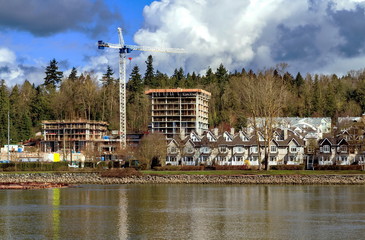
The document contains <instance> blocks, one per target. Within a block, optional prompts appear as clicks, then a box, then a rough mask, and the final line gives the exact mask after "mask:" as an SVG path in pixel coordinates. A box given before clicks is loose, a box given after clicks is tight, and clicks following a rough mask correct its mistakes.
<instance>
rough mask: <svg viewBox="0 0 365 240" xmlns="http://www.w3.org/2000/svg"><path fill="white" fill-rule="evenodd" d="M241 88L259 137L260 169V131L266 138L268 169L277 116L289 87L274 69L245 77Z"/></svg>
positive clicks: (266, 164)
mask: <svg viewBox="0 0 365 240" xmlns="http://www.w3.org/2000/svg"><path fill="white" fill-rule="evenodd" d="M241 89H242V95H243V96H244V98H245V99H244V101H243V105H244V107H245V108H246V110H247V112H248V114H249V116H250V118H251V120H252V127H253V129H254V133H255V135H256V138H257V145H258V151H259V169H261V163H260V162H261V150H260V148H261V146H260V145H261V143H260V137H259V132H260V133H261V134H262V136H263V138H264V141H263V147H264V163H265V170H268V169H269V158H270V151H269V150H270V143H271V141H272V140H273V133H274V126H275V118H276V117H279V116H280V114H281V113H282V110H283V107H284V106H285V100H286V98H287V88H286V86H285V85H284V83H283V82H282V81H281V79H280V78H277V77H275V76H274V74H273V71H272V70H268V71H265V72H262V73H260V74H258V76H257V77H255V78H252V77H245V78H243V79H242V85H241Z"/></svg>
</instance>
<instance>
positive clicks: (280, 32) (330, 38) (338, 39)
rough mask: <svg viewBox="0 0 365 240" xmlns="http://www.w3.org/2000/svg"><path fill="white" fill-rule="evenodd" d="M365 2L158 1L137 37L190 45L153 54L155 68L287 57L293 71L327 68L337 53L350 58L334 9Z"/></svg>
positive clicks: (259, 65) (232, 65)
mask: <svg viewBox="0 0 365 240" xmlns="http://www.w3.org/2000/svg"><path fill="white" fill-rule="evenodd" d="M364 2H365V1H364V0H362V1H360V0H323V1H310V0H308V1H292V0H265V1H259V0H241V1H231V0H210V1H207V0H192V1H186V0H162V1H155V2H153V3H152V4H151V5H149V6H146V7H145V9H144V18H145V23H144V27H143V28H142V29H140V30H139V31H138V32H137V33H136V34H135V36H134V40H135V42H136V43H138V44H140V45H145V46H156V47H157V46H161V47H179V48H180V47H181V48H185V49H186V50H187V51H188V53H187V54H183V55H181V56H177V54H162V55H161V54H153V56H154V60H155V68H156V69H159V70H160V71H162V72H167V73H169V74H171V73H172V72H173V70H174V69H175V68H179V67H184V68H185V71H186V72H192V71H196V72H199V73H204V72H205V70H206V69H207V68H208V67H209V66H210V67H211V68H212V69H216V68H217V67H218V66H219V64H220V63H223V64H224V65H225V66H226V67H227V68H228V69H229V70H230V71H233V70H241V69H242V67H245V68H246V69H247V68H248V67H249V68H254V69H263V68H268V67H272V66H275V65H276V64H277V63H279V62H287V63H288V64H289V66H290V67H291V68H290V70H292V71H293V72H297V71H301V72H317V71H318V70H324V71H327V70H330V69H334V66H335V65H336V63H335V62H334V61H332V58H338V59H339V60H338V61H337V62H341V61H342V62H346V59H344V58H343V57H342V55H343V54H341V53H339V52H338V49H337V48H338V47H339V46H340V45H341V44H343V43H344V36H341V34H340V31H339V26H338V25H336V23H334V22H333V21H332V16H331V15H330V14H333V13H335V12H337V11H340V10H345V11H351V10H355V9H356V7H357V6H364ZM329 8H330V9H331V11H332V12H329V11H328V9H329ZM358 17H359V16H358ZM363 20H364V19H362V21H363ZM354 21H356V20H355V19H354ZM357 21H359V19H357ZM301 31H303V32H302V33H304V34H301ZM148 54H149V53H144V54H141V55H140V57H139V59H137V60H136V62H140V63H142V64H143V62H144V60H145V59H146V56H147V55H148ZM361 58H362V56H358V57H356V59H354V60H351V61H350V62H351V63H353V64H351V65H349V64H345V65H346V66H347V67H348V68H349V69H345V68H341V69H342V70H343V71H345V72H346V71H348V70H351V69H353V68H351V66H353V67H357V66H360V65H361V64H355V63H358V62H357V61H356V60H358V61H359V59H361ZM269 64H270V66H268V65H269ZM345 72H343V73H345Z"/></svg>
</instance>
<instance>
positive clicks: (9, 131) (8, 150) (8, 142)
mask: <svg viewBox="0 0 365 240" xmlns="http://www.w3.org/2000/svg"><path fill="white" fill-rule="evenodd" d="M8 161H10V114H9V111H8Z"/></svg>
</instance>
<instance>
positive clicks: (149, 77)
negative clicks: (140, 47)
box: [144, 55, 156, 88]
mask: <svg viewBox="0 0 365 240" xmlns="http://www.w3.org/2000/svg"><path fill="white" fill-rule="evenodd" d="M145 63H146V72H145V74H144V85H145V86H149V87H152V88H153V87H156V83H155V81H154V77H155V71H154V69H153V57H152V55H149V56H148V57H147V61H145Z"/></svg>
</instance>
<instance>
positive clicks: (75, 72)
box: [68, 67, 77, 81]
mask: <svg viewBox="0 0 365 240" xmlns="http://www.w3.org/2000/svg"><path fill="white" fill-rule="evenodd" d="M68 79H70V80H72V81H75V80H76V79H77V69H76V68H75V67H73V68H72V70H71V73H70V75H69V76H68Z"/></svg>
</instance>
